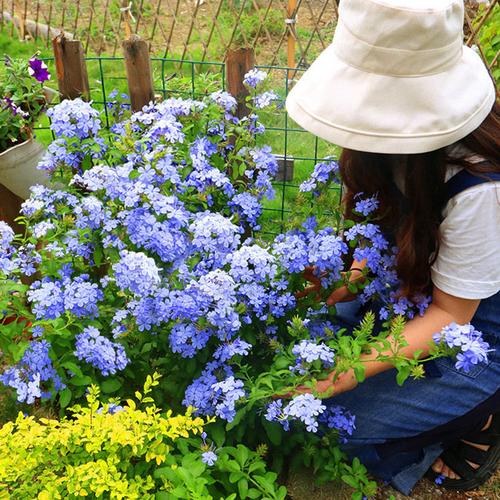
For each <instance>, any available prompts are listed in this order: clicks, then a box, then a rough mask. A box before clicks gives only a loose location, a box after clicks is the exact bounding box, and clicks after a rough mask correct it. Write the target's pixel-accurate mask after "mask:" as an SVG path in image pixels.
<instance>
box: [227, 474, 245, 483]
mask: <svg viewBox="0 0 500 500" xmlns="http://www.w3.org/2000/svg"><path fill="white" fill-rule="evenodd" d="M244 477H245V475H244V474H243V472H241V471H234V472H231V474H229V482H230V483H237V482H238V481H239V480H240V479H242V478H244Z"/></svg>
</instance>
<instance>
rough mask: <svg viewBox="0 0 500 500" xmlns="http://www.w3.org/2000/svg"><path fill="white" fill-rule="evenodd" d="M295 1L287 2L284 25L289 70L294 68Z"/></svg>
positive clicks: (289, 0)
mask: <svg viewBox="0 0 500 500" xmlns="http://www.w3.org/2000/svg"><path fill="white" fill-rule="evenodd" d="M296 7H297V0H288V5H287V15H288V18H287V19H286V21H285V22H286V25H287V28H288V39H287V61H288V67H289V68H295V65H296V63H295V23H296V21H297V18H296V14H295V9H296Z"/></svg>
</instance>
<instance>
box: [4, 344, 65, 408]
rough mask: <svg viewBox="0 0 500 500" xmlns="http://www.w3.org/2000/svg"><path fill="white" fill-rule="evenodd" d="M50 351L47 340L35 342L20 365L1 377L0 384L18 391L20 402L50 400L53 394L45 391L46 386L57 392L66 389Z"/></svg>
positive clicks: (5, 372) (28, 402)
mask: <svg viewBox="0 0 500 500" xmlns="http://www.w3.org/2000/svg"><path fill="white" fill-rule="evenodd" d="M49 349H50V344H49V343H48V342H47V341H46V340H36V341H33V342H32V343H31V344H30V345H29V347H28V348H27V349H26V351H25V352H24V354H23V357H22V358H21V360H20V361H19V363H18V364H17V365H16V366H12V367H10V368H7V370H5V371H4V373H2V374H1V375H0V382H2V383H3V384H4V385H6V386H9V387H12V388H13V389H15V390H16V391H17V400H18V401H20V402H25V403H27V404H32V403H34V402H35V399H36V398H50V396H51V393H50V392H48V391H46V390H44V389H43V387H44V386H45V385H49V384H51V385H52V386H53V387H54V390H55V391H59V390H62V389H64V387H65V385H64V384H63V383H62V381H61V378H60V377H59V375H58V374H57V372H56V371H55V369H54V367H53V365H52V360H51V359H50V357H49Z"/></svg>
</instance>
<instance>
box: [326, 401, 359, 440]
mask: <svg viewBox="0 0 500 500" xmlns="http://www.w3.org/2000/svg"><path fill="white" fill-rule="evenodd" d="M318 422H319V423H320V424H324V425H326V426H327V427H328V428H329V429H335V430H336V431H337V432H338V434H339V438H340V441H341V442H342V443H346V442H347V440H348V438H349V437H350V436H352V434H353V432H354V431H355V430H356V417H355V416H354V415H352V414H351V413H350V412H349V411H347V410H346V409H345V408H343V407H341V406H328V407H327V409H326V410H325V411H324V412H323V413H322V414H321V415H320V416H319V418H318Z"/></svg>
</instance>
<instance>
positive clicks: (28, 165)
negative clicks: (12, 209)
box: [0, 139, 49, 199]
mask: <svg viewBox="0 0 500 500" xmlns="http://www.w3.org/2000/svg"><path fill="white" fill-rule="evenodd" d="M44 153H45V148H44V147H43V146H42V145H41V144H40V143H38V142H36V141H34V140H33V139H28V140H27V141H25V142H22V143H21V144H16V145H15V146H12V147H11V148H9V149H7V151H4V152H3V153H0V184H3V185H4V186H5V187H6V188H7V189H9V190H10V191H12V192H13V193H14V194H17V196H20V197H21V198H23V199H26V198H29V195H30V189H29V188H30V187H31V186H33V185H34V184H47V183H48V181H49V177H48V176H47V174H46V173H45V172H43V171H42V170H38V169H37V168H36V167H37V165H38V162H39V161H40V160H41V158H42V156H43V154H44Z"/></svg>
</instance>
